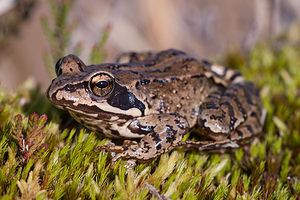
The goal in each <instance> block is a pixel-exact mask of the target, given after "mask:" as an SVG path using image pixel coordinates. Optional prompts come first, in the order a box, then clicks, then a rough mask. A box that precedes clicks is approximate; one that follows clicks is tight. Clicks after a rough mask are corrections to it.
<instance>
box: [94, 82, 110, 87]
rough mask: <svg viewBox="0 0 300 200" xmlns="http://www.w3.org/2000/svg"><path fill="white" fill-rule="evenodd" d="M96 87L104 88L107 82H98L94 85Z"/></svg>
mask: <svg viewBox="0 0 300 200" xmlns="http://www.w3.org/2000/svg"><path fill="white" fill-rule="evenodd" d="M96 86H97V87H98V88H105V87H107V86H108V82H107V81H99V82H98V83H96Z"/></svg>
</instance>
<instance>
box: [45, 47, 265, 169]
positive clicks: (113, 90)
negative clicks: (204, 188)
mask: <svg viewBox="0 0 300 200" xmlns="http://www.w3.org/2000/svg"><path fill="white" fill-rule="evenodd" d="M55 71H56V74H57V77H56V78H54V79H53V80H52V83H51V84H50V86H49V88H48V90H47V97H48V99H49V101H50V102H52V103H53V104H54V105H55V106H56V107H58V108H60V109H63V110H67V111H68V112H69V113H70V115H71V116H72V117H73V118H74V119H75V120H76V121H77V122H79V123H80V124H82V125H84V126H85V127H86V128H88V129H90V130H92V131H95V132H97V133H101V134H104V135H105V136H107V137H111V138H116V139H122V140H123V144H122V145H114V144H108V145H101V146H99V147H98V148H99V149H102V150H105V151H108V152H115V153H116V155H115V156H114V157H113V158H112V160H111V162H112V164H114V163H115V162H116V161H118V160H119V159H133V160H136V161H142V162H147V161H150V160H153V159H155V158H157V157H158V156H159V155H161V154H163V153H166V152H168V151H170V150H172V149H174V148H176V147H184V148H187V149H189V148H196V149H198V150H199V151H206V150H207V151H214V150H217V151H218V150H219V151H222V150H223V149H227V148H229V149H234V148H239V147H241V146H242V145H243V144H244V143H246V141H249V140H251V139H252V138H254V137H255V136H258V135H259V134H261V133H262V131H263V124H264V119H265V116H266V111H265V109H264V108H263V104H262V100H261V97H260V92H259V89H258V87H257V86H256V85H255V84H254V83H253V82H250V81H247V80H245V77H244V76H242V74H241V73H240V72H239V71H237V70H235V69H231V68H228V67H224V66H222V65H218V64H213V63H211V62H208V61H206V60H201V61H198V60H197V59H196V58H194V57H192V56H190V55H188V54H187V53H185V52H183V51H180V50H176V49H168V50H163V51H159V52H151V51H150V52H127V53H123V54H121V55H120V56H119V57H118V58H117V60H116V61H115V62H111V63H103V64H99V65H86V64H85V63H84V62H83V61H82V60H81V59H80V58H78V57H77V56H75V55H73V54H70V55H67V56H64V57H62V58H60V59H59V60H58V61H57V63H56V66H55ZM193 130H197V131H195V132H197V133H200V138H201V139H199V140H196V141H195V140H185V141H182V140H183V138H184V137H185V136H186V135H187V134H188V133H190V132H191V131H193Z"/></svg>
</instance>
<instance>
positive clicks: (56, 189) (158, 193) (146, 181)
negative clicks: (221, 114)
mask: <svg viewBox="0 0 300 200" xmlns="http://www.w3.org/2000/svg"><path fill="white" fill-rule="evenodd" d="M299 55H300V48H299V46H293V45H281V46H280V48H279V47H278V46H276V48H274V47H270V46H267V45H263V44H261V45H258V46H257V47H256V48H255V49H253V51H252V52H251V53H250V55H249V56H248V57H243V56H241V55H239V54H236V53H235V54H230V55H228V56H227V57H225V59H224V61H223V62H224V63H228V64H229V65H231V66H233V67H235V68H238V69H239V70H241V71H242V73H243V74H244V75H245V76H246V77H247V78H248V79H250V80H253V81H254V82H255V83H257V84H258V85H259V86H260V87H261V96H262V99H263V102H264V106H265V107H266V108H267V110H268V115H267V119H266V123H265V128H264V133H263V134H262V136H261V138H260V140H255V141H254V142H252V143H251V144H250V145H249V146H247V148H246V147H245V148H241V149H238V150H236V151H235V152H232V153H227V154H212V153H210V154H208V153H201V152H199V151H188V152H184V151H183V150H182V149H176V150H173V151H172V152H169V153H166V154H164V155H162V156H160V157H159V158H158V159H157V160H154V161H152V162H149V163H139V164H138V165H137V166H135V167H134V168H133V169H128V168H126V166H125V164H126V162H125V161H119V162H117V163H116V165H115V166H114V168H113V169H111V168H110V159H111V157H110V154H109V153H105V152H103V151H100V152H96V151H95V148H96V147H97V146H98V145H100V144H104V143H105V142H107V140H108V139H106V138H99V137H96V134H95V133H93V132H90V131H89V130H86V129H81V130H78V131H76V130H75V129H71V128H70V129H63V130H62V129H61V128H59V127H60V124H61V122H62V121H64V122H65V121H66V119H70V118H69V117H68V115H65V114H63V115H62V113H63V112H61V111H59V110H57V109H55V108H54V107H53V106H52V105H50V104H49V102H48V101H47V100H46V99H45V97H44V95H43V94H42V93H40V91H39V89H38V88H37V87H35V86H32V83H29V82H28V83H27V84H25V86H24V87H23V88H22V89H20V90H18V91H15V92H7V91H4V90H3V89H0V198H1V199H12V198H24V199H25V198H26V199H30V198H38V199H39V198H40V199H45V198H51V199H59V198H63V199H75V198H84V199H86V198H88V199H112V198H114V199H145V198H151V199H158V198H171V199H225V198H227V199H288V198H289V199H297V191H298V192H299V191H300V154H299V152H300V125H299V121H300V98H299V95H300V77H299V74H300V67H299V63H300V57H299ZM31 112H36V113H38V114H34V117H32V116H33V115H31ZM44 113H46V115H47V116H48V122H47V123H46V124H44V122H45V119H44V117H42V118H40V117H39V116H41V115H42V114H44ZM38 115H39V116H38ZM16 116H18V117H16ZM21 116H22V119H20V118H21ZM63 116H64V117H63ZM66 116H67V117H66ZM39 119H41V120H42V121H39ZM43 120H44V121H43ZM32 121H34V123H36V125H38V124H39V122H40V124H41V125H42V126H39V129H38V130H39V133H43V134H41V135H42V136H43V139H42V140H36V141H43V142H42V143H41V144H43V147H46V148H39V146H38V145H37V146H36V148H35V149H33V150H34V151H33V150H32V151H33V152H34V153H32V154H30V155H31V156H29V157H28V158H26V162H24V157H22V156H23V154H22V151H20V150H22V149H23V148H24V147H22V146H21V144H20V140H18V138H20V137H17V136H16V133H18V134H19V133H22V134H25V135H26V133H29V132H30V131H29V130H31V132H33V131H32V128H30V126H31V125H30V124H34V123H32ZM28 124H29V125H28ZM16 125H18V126H17V128H16ZM20 130H22V131H21V132H20ZM18 131H19V132H18ZM28 131H29V132H28ZM36 133H37V132H36ZM33 136H34V135H32V134H31V137H33ZM28 137H30V134H29V136H28ZM23 139H24V138H23ZM31 142H34V140H31ZM288 177H290V179H288ZM298 198H299V196H298Z"/></svg>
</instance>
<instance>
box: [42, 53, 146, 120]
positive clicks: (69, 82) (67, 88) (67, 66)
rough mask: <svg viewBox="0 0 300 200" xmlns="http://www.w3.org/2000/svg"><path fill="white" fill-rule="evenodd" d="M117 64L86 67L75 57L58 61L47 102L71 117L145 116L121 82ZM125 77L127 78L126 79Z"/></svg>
mask: <svg viewBox="0 0 300 200" xmlns="http://www.w3.org/2000/svg"><path fill="white" fill-rule="evenodd" d="M115 66H117V65H116V64H102V65H97V66H93V65H92V66H86V65H85V64H84V63H83V62H82V61H81V60H80V59H79V58H78V57H76V56H74V55H68V56H65V57H63V58H61V59H59V60H58V62H57V64H56V66H55V69H56V74H57V77H56V78H55V79H53V81H52V83H51V85H50V86H49V88H48V91H47V97H48V99H49V100H50V101H51V102H52V103H53V104H54V105H56V106H57V107H59V108H61V109H65V110H68V111H69V112H71V114H74V115H75V114H76V115H85V116H89V117H94V118H102V119H103V118H105V119H106V120H110V119H115V117H116V116H117V117H118V118H128V117H130V118H132V117H136V116H142V115H144V110H145V105H144V103H142V102H141V101H140V100H139V99H138V98H137V97H136V96H135V95H134V94H133V92H131V91H130V89H129V88H130V87H129V86H128V85H126V84H124V81H123V82H122V80H120V79H122V78H120V77H124V74H123V75H120V70H114V67H115ZM127 78H128V77H127Z"/></svg>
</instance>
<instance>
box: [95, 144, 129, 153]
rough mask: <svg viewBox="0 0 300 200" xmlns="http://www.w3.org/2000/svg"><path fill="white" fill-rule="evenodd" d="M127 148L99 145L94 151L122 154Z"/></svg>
mask: <svg viewBox="0 0 300 200" xmlns="http://www.w3.org/2000/svg"><path fill="white" fill-rule="evenodd" d="M127 148H128V147H126V146H115V145H100V146H98V147H97V148H96V150H106V151H114V152H122V151H125V150H126V149H127Z"/></svg>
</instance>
